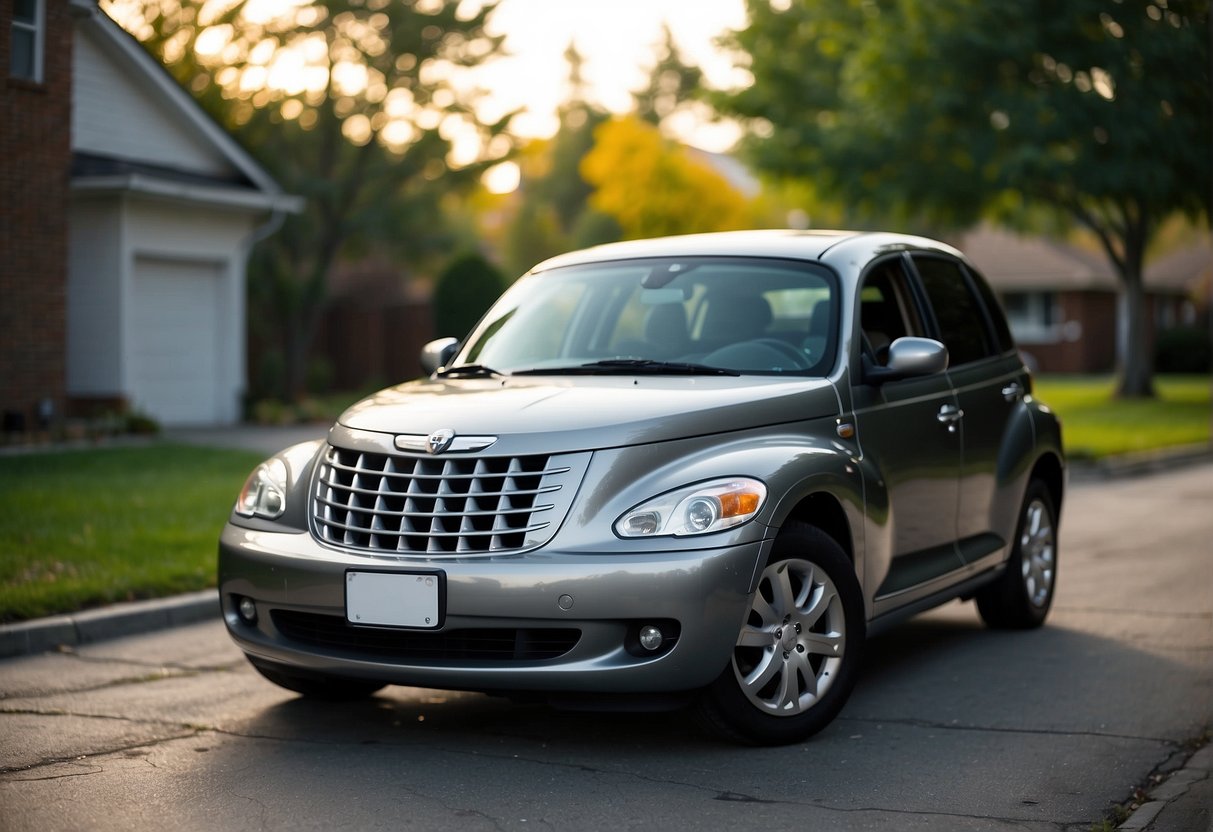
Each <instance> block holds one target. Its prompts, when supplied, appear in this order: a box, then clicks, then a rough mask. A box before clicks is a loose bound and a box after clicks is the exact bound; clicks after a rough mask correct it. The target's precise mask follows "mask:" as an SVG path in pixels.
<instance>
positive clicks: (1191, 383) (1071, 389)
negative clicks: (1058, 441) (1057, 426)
mask: <svg viewBox="0 0 1213 832" xmlns="http://www.w3.org/2000/svg"><path fill="white" fill-rule="evenodd" d="M1114 388H1115V382H1114V381H1113V379H1111V378H1110V377H1108V376H1044V377H1043V378H1038V379H1036V383H1035V391H1036V395H1037V396H1038V397H1039V398H1040V400H1041V401H1043V402H1045V404H1047V405H1049V406H1050V407H1051V408H1053V410H1054V411H1056V412H1057V414H1058V415H1059V416H1061V421H1062V430H1063V434H1062V437H1063V439H1064V441H1065V443H1066V454H1067V455H1068V456H1069V458H1070V459H1071V460H1072V461H1077V460H1083V459H1088V460H1090V459H1101V458H1103V457H1107V456H1115V455H1119V454H1129V453H1138V452H1142V451H1151V450H1156V449H1159V448H1167V447H1173V446H1180V445H1198V444H1208V443H1209V441H1210V439H1209V429H1210V404H1209V401H1210V379H1209V377H1208V376H1157V377H1156V378H1155V388H1156V392H1157V394H1158V396H1157V398H1155V399H1145V400H1118V399H1116V398H1114V396H1113V391H1114Z"/></svg>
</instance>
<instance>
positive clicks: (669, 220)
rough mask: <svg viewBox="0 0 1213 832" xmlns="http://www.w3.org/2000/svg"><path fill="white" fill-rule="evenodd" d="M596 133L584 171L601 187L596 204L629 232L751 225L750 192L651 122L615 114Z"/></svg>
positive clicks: (592, 201)
mask: <svg viewBox="0 0 1213 832" xmlns="http://www.w3.org/2000/svg"><path fill="white" fill-rule="evenodd" d="M594 139H595V143H594V147H593V149H591V150H590V152H589V153H587V154H586V155H585V157H584V158H583V159H582V161H581V175H582V176H583V177H584V178H585V180H586V181H587V182H588V183H589V184H591V185H593V186H594V188H595V191H594V193H593V195H591V197H590V205H591V206H592V207H593V208H595V209H596V210H598V211H600V212H602V213H604V214H607V215H609V216H611V217H612V218H614V219H615V221H616V222H618V223H619V226H620V228H621V229H622V230H623V233H624V237H625V238H628V239H637V238H641V237H654V236H662V235H667V234H687V233H694V232H702V231H726V230H731V229H739V228H746V227H748V226H749V224H750V223H749V221H748V220H749V212H748V205H747V201H746V199H745V197H744V196H742V195H741V194H740V193H739V192H738V191H737V189H736V188H734V187H733V186H732V185H731V184H729V182H728V180H726V179H725V178H724V176H723V175H721V174H720V173H718V172H717V171H716V170H715V169H713V167H712V166H711V165H710V164H709V163H708V162H707V161H706V160H704V161H701V160H699V159H697V158H695V157H694V156H693V155H692V151H691V150H690V149H688V148H686V147H683V146H682V145H678V144H675V143H673V142H669V141H667V140H666V139H664V138H662V136H661V134H660V132H659V131H658V130H657V128H656V127H654V126H652V125H651V124H649V123H647V122H645V121H642V120H640V119H638V118H635V117H621V118H614V119H611V120H610V121H607V122H604V123H603V124H602V125H601V126H599V127H598V128H597V129H596V130H595V131H594Z"/></svg>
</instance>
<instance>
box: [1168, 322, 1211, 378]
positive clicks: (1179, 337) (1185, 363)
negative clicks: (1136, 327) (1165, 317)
mask: <svg viewBox="0 0 1213 832" xmlns="http://www.w3.org/2000/svg"><path fill="white" fill-rule="evenodd" d="M1154 369H1155V371H1157V372H1159V373H1208V372H1211V371H1213V343H1210V338H1209V331H1208V330H1207V329H1202V328H1200V327H1197V326H1177V327H1172V328H1171V329H1167V330H1163V331H1162V332H1160V333H1159V334H1158V339H1157V340H1156V341H1155V343H1154Z"/></svg>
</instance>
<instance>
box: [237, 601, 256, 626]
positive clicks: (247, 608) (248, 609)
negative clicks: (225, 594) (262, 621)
mask: <svg viewBox="0 0 1213 832" xmlns="http://www.w3.org/2000/svg"><path fill="white" fill-rule="evenodd" d="M236 611H237V612H239V613H240V617H241V618H243V619H244V622H245V623H246V624H254V623H256V621H257V604H256V603H254V602H253V599H252V598H249V597H248V596H247V595H246V596H244V597H243V598H241V599H240V603H239V604H237V605H236Z"/></svg>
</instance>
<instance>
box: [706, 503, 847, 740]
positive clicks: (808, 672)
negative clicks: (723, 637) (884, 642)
mask: <svg viewBox="0 0 1213 832" xmlns="http://www.w3.org/2000/svg"><path fill="white" fill-rule="evenodd" d="M864 628H865V625H864V615H863V596H862V593H861V592H860V589H859V582H858V580H856V577H855V568H854V566H853V565H852V564H851V561H850V560H849V559H848V558H847V556H846V553H845V552H843V550H842V547H841V546H839V545H838V543H837V542H836V541H835V540H834V539H833V538H831V537H830V536H829V535H827V534H826V533H825V532H823V531H821V530H820V529H818V528H815V527H813V526H808V525H804V524H800V523H796V524H792V525H790V526H789V527H787V528H785V529H784V530H783V531H782V532H781V533H780V535H779V537H777V538H776V539H775V545H774V548H773V550H772V552H771V559H770V562H769V563H768V565H767V567H766V569H764V570H763V573H762V576H761V578H760V579H759V582H758V589H757V590H756V591H755V592H754V595H753V597H752V598H751V600H750V609H749V612H748V613H747V616H746V620H745V622H744V623H743V624H742V626H741V631H740V633H739V634H738V636H737V643H736V645H735V646H734V648H733V655H732V658H731V659H730V661H729V664H728V666H727V667H726V668H725V669H724V671H723V672H722V673H721V674H720V676H719V677H718V678H717V679H716V681H715V682H713V683H712V684H711V685H710V686H709V687H708V688H707V690H705V691H704V693H703V695H702V697H701V701H700V713H701V714H702V716H703V717H704V718H705V719H706V721H707V722H708V723H709V725H710V726H711V727H713V728H714V729H716V730H717V731H719V732H721V733H723V734H725V735H726V736H728V737H730V738H731V739H735V740H740V741H743V742H748V743H753V744H755V745H785V744H788V743H793V742H800V741H801V740H804V739H805V738H807V737H809V736H811V735H813V734H815V733H817V732H818V731H820V730H821V729H822V728H824V727H825V726H826V725H828V724H829V723H830V722H831V721H832V720H833V719H834V717H835V716H837V715H838V712H839V711H841V710H842V706H843V705H844V704H845V703H846V700H847V697H848V696H849V695H850V693H851V689H852V688H853V687H854V685H855V676H856V672H857V670H858V666H859V660H860V655H861V653H862V651H863V642H864Z"/></svg>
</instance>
